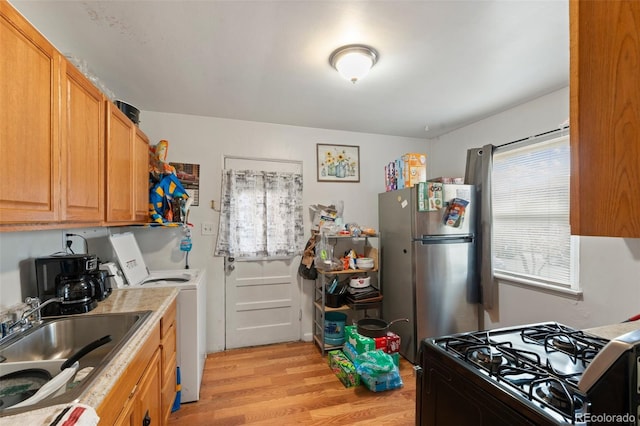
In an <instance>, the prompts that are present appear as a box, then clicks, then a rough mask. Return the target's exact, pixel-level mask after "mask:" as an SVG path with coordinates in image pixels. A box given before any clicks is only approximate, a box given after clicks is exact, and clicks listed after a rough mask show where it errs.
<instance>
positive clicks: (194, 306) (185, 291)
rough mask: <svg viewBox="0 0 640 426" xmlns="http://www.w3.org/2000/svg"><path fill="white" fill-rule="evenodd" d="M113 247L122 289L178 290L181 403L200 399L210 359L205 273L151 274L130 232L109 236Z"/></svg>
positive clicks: (177, 319)
mask: <svg viewBox="0 0 640 426" xmlns="http://www.w3.org/2000/svg"><path fill="white" fill-rule="evenodd" d="M109 239H110V241H111V245H112V246H113V249H114V251H115V253H116V257H117V258H118V263H119V265H120V268H121V270H122V273H123V274H124V277H125V278H126V280H127V283H128V285H125V286H124V287H123V288H130V289H136V288H149V287H152V286H156V287H159V286H161V287H178V288H179V290H180V292H179V293H178V300H177V317H176V322H177V330H176V331H177V348H176V352H177V362H178V367H180V384H181V393H180V402H182V403H184V402H193V401H198V400H199V399H200V385H201V383H202V374H203V372H204V363H205V359H206V358H207V349H206V347H207V344H206V343H207V342H206V338H207V330H206V312H207V311H206V300H207V280H206V270H203V269H176V270H166V271H164V270H157V271H150V270H149V269H148V268H147V266H146V264H145V262H144V259H143V258H142V253H141V252H140V247H139V246H138V243H137V241H136V239H135V236H134V235H133V234H132V233H130V232H125V233H122V234H114V235H110V236H109Z"/></svg>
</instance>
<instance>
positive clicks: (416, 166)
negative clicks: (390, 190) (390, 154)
mask: <svg viewBox="0 0 640 426" xmlns="http://www.w3.org/2000/svg"><path fill="white" fill-rule="evenodd" d="M402 161H403V163H404V169H403V172H404V187H405V188H410V187H412V186H414V185H417V184H418V182H426V181H427V155H426V154H419V153H415V152H410V153H407V154H404V155H403V156H402Z"/></svg>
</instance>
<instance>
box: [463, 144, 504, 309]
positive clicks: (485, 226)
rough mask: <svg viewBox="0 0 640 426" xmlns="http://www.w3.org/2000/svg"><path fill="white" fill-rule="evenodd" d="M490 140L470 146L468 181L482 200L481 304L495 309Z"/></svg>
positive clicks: (478, 227)
mask: <svg viewBox="0 0 640 426" xmlns="http://www.w3.org/2000/svg"><path fill="white" fill-rule="evenodd" d="M494 150H495V147H494V146H493V145H491V144H488V145H485V146H483V147H482V148H473V149H469V150H467V168H466V171H465V183H467V184H470V185H475V186H476V200H479V204H480V214H478V215H477V219H476V221H477V222H476V230H477V237H476V247H477V250H478V252H477V256H476V271H477V274H478V276H477V277H476V279H477V280H478V281H479V283H480V288H481V291H482V305H483V306H484V308H485V309H492V308H493V307H494V306H497V304H498V286H497V285H496V283H495V279H494V276H493V256H492V252H491V241H492V237H491V233H492V224H491V223H492V217H491V169H492V165H493V151H494Z"/></svg>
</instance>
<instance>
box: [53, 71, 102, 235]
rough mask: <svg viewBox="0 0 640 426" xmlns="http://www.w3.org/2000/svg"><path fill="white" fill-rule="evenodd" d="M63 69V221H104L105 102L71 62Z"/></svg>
mask: <svg viewBox="0 0 640 426" xmlns="http://www.w3.org/2000/svg"><path fill="white" fill-rule="evenodd" d="M62 69H63V76H64V80H63V89H64V92H63V102H62V105H63V114H62V117H63V120H62V123H63V124H62V143H61V144H62V147H63V149H62V161H61V166H62V167H61V169H62V176H63V181H62V188H61V192H62V197H61V198H62V219H63V220H66V221H74V222H95V223H99V222H101V221H102V220H103V219H104V145H105V140H104V98H103V96H102V93H101V92H100V91H99V90H98V89H97V88H96V87H95V86H94V85H93V84H92V83H91V82H90V81H89V80H88V79H87V78H86V77H85V76H84V75H82V73H81V72H80V71H78V69H77V68H76V67H74V66H73V64H71V63H70V62H68V61H67V60H63V61H62Z"/></svg>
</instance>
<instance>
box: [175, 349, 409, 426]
mask: <svg viewBox="0 0 640 426" xmlns="http://www.w3.org/2000/svg"><path fill="white" fill-rule="evenodd" d="M400 375H401V376H402V381H403V384H404V386H403V387H402V388H399V389H394V390H389V391H384V392H371V391H369V390H368V389H367V388H365V387H364V386H362V385H361V386H358V387H351V388H345V387H344V386H343V385H342V383H341V382H340V381H339V380H338V378H337V377H336V376H335V375H334V374H333V372H332V371H331V370H330V369H329V365H328V364H327V357H326V355H325V356H324V357H323V356H322V355H321V353H320V350H319V349H318V347H317V346H316V345H314V344H313V343H307V342H295V343H283V344H276V345H268V346H258V347H251V348H243V349H234V350H229V351H226V352H220V353H214V354H210V355H209V356H208V358H207V361H206V364H205V370H204V378H203V383H202V387H201V390H200V400H199V401H198V402H193V403H187V404H182V406H181V407H180V409H179V410H178V411H176V412H174V413H172V414H171V417H170V421H169V423H170V424H171V425H190V426H195V425H225V426H226V425H245V424H250V425H300V424H304V425H367V426H370V425H394V426H403V425H407V426H409V425H414V424H415V389H416V385H415V377H414V376H413V366H412V365H411V363H409V362H408V361H407V360H405V359H404V358H402V357H400Z"/></svg>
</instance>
